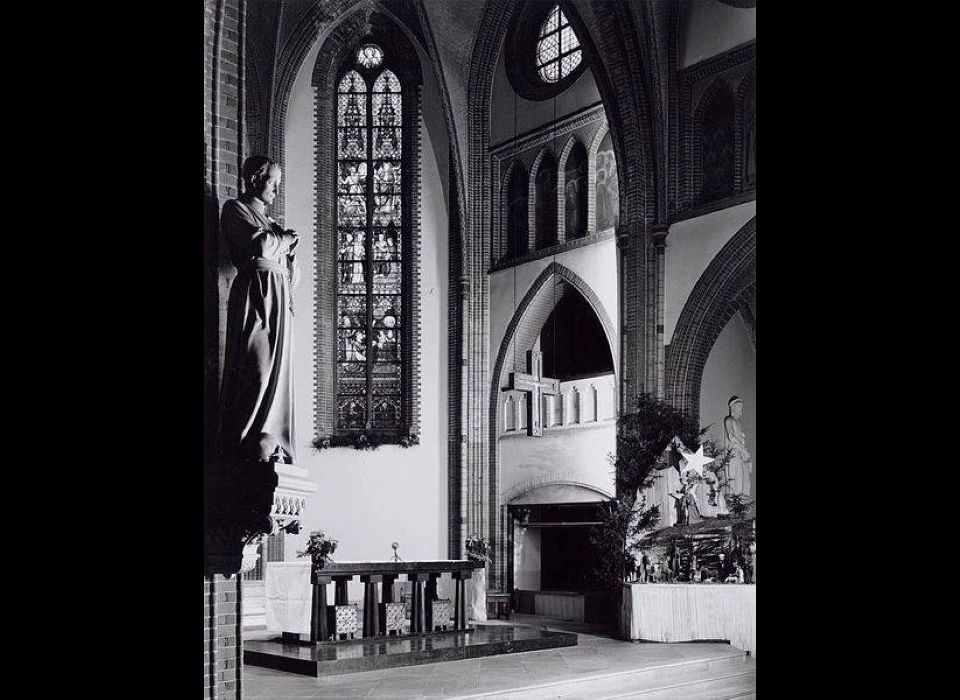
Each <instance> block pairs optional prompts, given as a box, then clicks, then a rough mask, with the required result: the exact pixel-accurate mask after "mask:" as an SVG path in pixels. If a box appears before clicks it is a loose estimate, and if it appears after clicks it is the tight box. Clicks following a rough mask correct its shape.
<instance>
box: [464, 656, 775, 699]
mask: <svg viewBox="0 0 960 700" xmlns="http://www.w3.org/2000/svg"><path fill="white" fill-rule="evenodd" d="M756 691H757V662H756V660H755V659H752V658H750V657H748V656H746V655H745V654H744V652H742V651H741V650H739V649H736V648H734V647H730V651H729V652H724V653H718V654H715V655H713V656H712V657H711V658H698V659H692V660H689V661H679V662H671V663H664V664H660V665H654V666H646V667H644V668H637V669H631V670H629V671H620V672H616V673H597V674H584V675H580V676H577V677H575V678H567V679H564V680H560V681H556V682H552V683H541V684H536V685H530V686H528V687H513V688H510V689H504V690H495V691H488V692H483V693H476V694H473V695H465V696H461V697H462V698H463V699H464V700H466V699H467V698H474V699H476V698H510V700H546V699H547V698H561V697H562V698H564V700H613V699H614V698H616V699H618V700H620V699H626V698H639V699H640V700H675V699H679V698H684V699H689V698H697V700H727V699H732V698H736V699H737V700H746V698H751V697H752V698H755V697H756Z"/></svg>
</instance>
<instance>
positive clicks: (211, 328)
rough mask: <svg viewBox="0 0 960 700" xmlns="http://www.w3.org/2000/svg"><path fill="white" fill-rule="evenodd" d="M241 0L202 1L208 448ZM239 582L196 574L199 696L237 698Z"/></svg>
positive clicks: (220, 323) (239, 91)
mask: <svg viewBox="0 0 960 700" xmlns="http://www.w3.org/2000/svg"><path fill="white" fill-rule="evenodd" d="M245 6H246V0H204V3H203V41H204V58H203V174H204V425H205V426H206V427H205V434H204V439H205V448H206V450H207V454H209V453H210V450H211V449H212V443H213V434H214V429H215V428H214V426H215V425H216V419H215V416H216V399H217V387H218V385H219V368H220V366H221V365H222V358H223V345H224V338H225V333H226V323H225V321H226V306H227V292H228V290H229V287H230V279H231V277H232V275H233V269H232V267H231V266H230V265H229V264H228V263H227V262H226V260H225V256H224V253H225V251H224V246H223V245H222V241H221V240H220V232H219V226H218V219H219V216H218V215H219V211H220V208H221V207H222V206H223V202H224V201H226V200H227V199H229V198H232V197H236V196H237V194H238V185H239V173H240V164H241V161H242V158H243V156H244V154H243V151H242V148H241V145H240V144H241V143H242V141H243V138H244V136H243V121H244V120H243V117H242V114H243V90H244V86H243V82H244V81H243V66H242V61H243V58H242V57H243V33H244V22H243V15H244V11H245ZM240 621H241V613H240V582H239V580H238V577H234V578H232V579H225V578H224V577H223V576H220V575H217V576H214V577H213V578H209V577H207V576H204V579H203V689H204V698H210V699H211V700H212V699H213V698H216V699H217V700H223V699H225V698H240V674H241V670H242V663H243V657H242V639H241V622H240Z"/></svg>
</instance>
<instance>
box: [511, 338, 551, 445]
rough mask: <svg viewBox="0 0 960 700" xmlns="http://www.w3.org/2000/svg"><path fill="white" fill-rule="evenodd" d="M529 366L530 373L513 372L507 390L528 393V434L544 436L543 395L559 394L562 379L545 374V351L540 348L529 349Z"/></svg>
mask: <svg viewBox="0 0 960 700" xmlns="http://www.w3.org/2000/svg"><path fill="white" fill-rule="evenodd" d="M527 367H529V368H530V374H527V373H525V372H511V373H510V386H509V387H508V388H507V389H506V391H522V392H524V393H526V395H527V415H528V416H530V418H529V420H528V421H527V435H532V436H533V437H543V415H542V413H543V398H542V397H543V395H544V394H546V395H547V396H557V395H558V394H559V393H560V380H559V379H548V378H546V377H544V376H543V353H542V352H540V351H539V350H529V351H527Z"/></svg>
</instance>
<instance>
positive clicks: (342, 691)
mask: <svg viewBox="0 0 960 700" xmlns="http://www.w3.org/2000/svg"><path fill="white" fill-rule="evenodd" d="M491 623H492V624H495V621H491ZM504 624H506V623H505V621H504ZM509 624H515V625H535V626H541V625H543V626H546V627H547V628H548V629H556V630H563V631H572V632H576V633H577V634H578V636H579V640H578V642H579V643H578V645H577V646H576V647H567V648H563V649H547V650H543V651H533V652H523V653H518V654H506V655H500V656H490V657H484V658H479V659H467V660H463V661H446V662H440V663H432V664H424V665H421V666H407V667H400V668H389V669H383V670H378V671H367V672H363V673H351V674H346V675H336V676H329V677H322V678H311V677H307V676H299V675H294V674H291V673H285V672H282V671H273V670H270V669H264V668H257V667H255V666H249V665H245V666H244V672H243V687H244V693H243V696H244V698H249V699H250V700H253V699H254V698H262V699H269V700H306V699H307V698H318V699H319V698H324V699H327V698H360V697H368V698H448V697H465V696H470V695H474V694H478V693H486V692H501V693H505V694H504V695H501V696H500V697H511V695H512V693H510V691H511V690H515V692H519V689H530V688H535V687H537V686H550V684H556V683H558V682H560V681H564V680H575V679H583V678H589V679H590V680H589V681H588V682H585V683H578V684H577V685H578V687H577V688H576V689H575V690H573V689H571V688H569V687H564V689H556V688H554V689H549V687H548V688H545V689H543V690H542V692H539V693H538V695H540V696H543V697H557V696H559V695H569V696H570V697H574V696H575V697H586V698H599V697H608V696H610V695H611V693H609V692H607V690H604V691H603V692H601V691H599V690H598V691H597V692H596V693H592V692H591V691H590V687H591V684H595V687H596V688H604V689H609V688H610V687H611V683H613V684H614V687H616V690H617V692H616V693H613V694H617V695H620V694H621V693H620V692H619V691H622V690H625V691H626V693H625V694H630V691H631V689H632V688H631V687H630V681H629V679H630V678H631V676H629V675H628V674H629V672H631V671H642V670H643V669H653V668H657V669H658V671H657V672H656V673H657V674H660V673H661V671H660V670H659V669H667V670H669V667H670V666H671V665H676V664H680V665H683V664H685V663H686V662H700V661H702V662H703V664H701V665H700V667H705V666H704V664H706V665H709V664H710V663H711V660H712V659H717V658H720V657H724V656H726V657H730V656H731V652H733V653H734V654H736V653H737V650H735V649H733V648H732V647H730V645H728V644H722V643H692V644H653V643H651V644H643V643H631V642H624V641H619V640H615V639H612V638H611V637H609V636H608V635H606V634H604V633H603V631H602V630H600V629H598V628H595V627H587V626H583V625H579V626H578V625H571V624H569V623H567V624H565V623H563V622H561V621H558V620H545V619H544V618H538V617H534V616H524V615H514V617H513V619H512V620H511V621H510V623H509ZM749 661H750V662H751V663H753V664H754V665H755V662H753V660H752V659H751V660H749ZM690 668H691V669H693V668H694V667H693V666H690ZM617 678H623V679H625V680H624V681H623V683H622V684H620V685H617V681H616V679H617ZM671 682H672V681H671ZM754 683H755V681H754ZM749 684H750V681H748V686H747V687H748V690H749V689H750V685H749ZM621 686H623V687H621ZM741 686H742V684H741ZM754 689H755V688H754ZM690 691H691V689H688V690H686V691H683V690H681V689H679V688H678V689H677V692H676V694H675V695H673V694H671V693H670V692H669V691H667V694H666V695H664V694H663V693H662V692H661V693H660V694H657V695H656V696H655V697H657V698H661V697H678V698H679V697H683V698H688V699H689V698H693V697H708V694H707V693H704V694H701V695H698V694H697V693H696V692H695V691H694V692H690ZM529 693H530V691H529V690H527V691H526V694H527V695H529ZM709 697H745V695H744V693H743V691H742V687H741V690H738V691H737V692H731V693H730V694H728V695H723V694H721V695H713V694H709Z"/></svg>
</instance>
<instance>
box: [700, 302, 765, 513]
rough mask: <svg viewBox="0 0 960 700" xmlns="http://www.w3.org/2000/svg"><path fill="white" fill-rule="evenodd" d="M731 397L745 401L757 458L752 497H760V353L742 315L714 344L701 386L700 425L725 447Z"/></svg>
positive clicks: (733, 319)
mask: <svg viewBox="0 0 960 700" xmlns="http://www.w3.org/2000/svg"><path fill="white" fill-rule="evenodd" d="M731 396H739V397H740V398H741V399H743V417H742V418H741V423H742V425H743V432H744V433H745V434H746V436H747V449H748V450H750V455H751V456H752V457H753V476H752V479H751V484H752V489H751V494H752V496H751V497H756V494H757V353H756V350H754V349H753V346H752V345H751V344H750V338H749V336H748V335H747V331H746V329H745V328H744V326H743V321H742V319H741V318H740V314H734V315H733V317H731V319H730V320H729V321H728V322H727V325H726V326H725V327H724V329H723V331H721V332H720V335H719V336H718V337H717V342H716V343H714V344H713V348H712V349H711V350H710V355H709V356H708V357H707V364H706V366H705V367H704V369H703V382H702V383H701V385H700V424H701V427H707V426H708V425H709V426H711V427H710V432H709V437H710V439H712V440H716V441H717V444H718V445H722V444H723V419H724V418H725V417H726V416H727V414H728V408H727V402H728V401H729V400H730V397H731Z"/></svg>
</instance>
